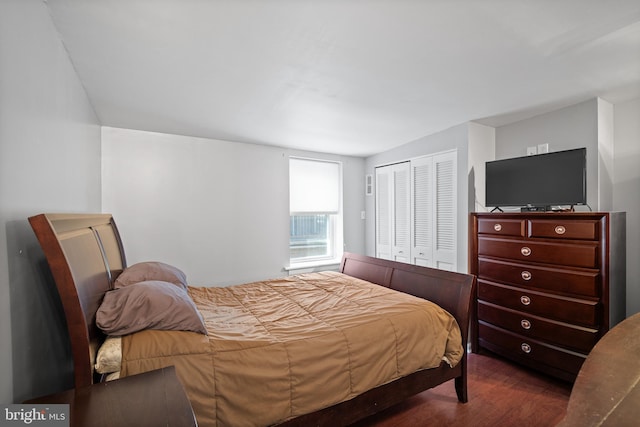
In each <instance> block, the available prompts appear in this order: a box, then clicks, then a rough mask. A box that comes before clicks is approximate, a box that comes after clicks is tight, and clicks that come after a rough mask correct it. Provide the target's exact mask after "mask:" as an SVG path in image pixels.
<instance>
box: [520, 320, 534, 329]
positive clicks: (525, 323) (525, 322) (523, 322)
mask: <svg viewBox="0 0 640 427" xmlns="http://www.w3.org/2000/svg"><path fill="white" fill-rule="evenodd" d="M520 326H522V329H527V330H528V329H531V322H529V321H528V320H527V319H522V320H521V321H520Z"/></svg>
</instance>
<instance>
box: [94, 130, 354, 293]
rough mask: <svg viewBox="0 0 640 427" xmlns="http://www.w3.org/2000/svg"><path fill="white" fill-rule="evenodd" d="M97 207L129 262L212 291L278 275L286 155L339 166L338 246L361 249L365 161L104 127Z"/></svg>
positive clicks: (285, 212) (285, 242) (283, 259)
mask: <svg viewBox="0 0 640 427" xmlns="http://www.w3.org/2000/svg"><path fill="white" fill-rule="evenodd" d="M102 146H103V152H102V160H103V164H102V165H103V166H102V167H103V175H102V179H103V199H102V203H103V209H104V211H106V212H110V213H112V214H113V215H114V217H115V219H116V222H117V224H118V228H119V230H120V232H121V234H122V236H123V240H124V246H125V251H126V253H127V261H128V264H129V265H131V264H133V263H135V262H139V261H144V260H158V261H164V262H167V263H170V264H173V265H175V266H177V267H179V268H181V269H183V270H184V271H185V273H186V274H187V276H188V279H189V282H190V283H191V284H193V285H198V286H216V285H228V284H235V283H242V282H247V281H252V280H260V279H265V278H270V277H279V276H283V275H285V274H286V273H285V271H284V270H283V268H284V267H285V266H286V265H287V264H288V263H289V237H288V236H289V194H288V193H289V181H288V176H289V156H290V155H297V156H306V157H315V158H323V159H332V160H341V161H342V162H343V175H344V195H343V200H344V218H345V224H344V231H345V233H344V235H345V245H346V249H347V250H349V251H352V252H357V253H363V252H364V247H363V246H364V245H363V242H364V221H363V220H361V219H360V212H361V211H362V210H364V160H363V159H360V158H353V157H339V156H331V155H326V154H315V153H305V152H299V151H291V150H286V149H282V148H276V147H271V146H260V145H253V144H243V143H235V142H228V141H219V140H210V139H203V138H194V137H187V136H177V135H167V134H160V133H152V132H142V131H134V130H126V129H116V128H108V127H105V128H103V131H102Z"/></svg>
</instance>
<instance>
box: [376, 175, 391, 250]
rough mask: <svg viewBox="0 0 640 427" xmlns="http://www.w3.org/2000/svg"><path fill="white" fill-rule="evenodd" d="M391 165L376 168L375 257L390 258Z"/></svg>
mask: <svg viewBox="0 0 640 427" xmlns="http://www.w3.org/2000/svg"><path fill="white" fill-rule="evenodd" d="M391 172H392V166H384V167H379V168H376V257H377V258H382V259H391V238H392V237H391V229H392V221H393V217H392V212H393V209H392V205H391V202H392V186H391V184H392V173H391Z"/></svg>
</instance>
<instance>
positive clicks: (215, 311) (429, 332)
mask: <svg viewBox="0 0 640 427" xmlns="http://www.w3.org/2000/svg"><path fill="white" fill-rule="evenodd" d="M189 293H190V294H191V297H192V298H193V300H194V302H195V303H196V305H197V307H198V309H199V310H200V312H201V313H202V316H203V317H204V320H205V323H206V326H207V331H208V333H209V335H208V336H204V335H200V334H197V333H192V332H179V331H143V332H139V333H136V334H133V335H129V336H126V337H124V338H123V341H122V357H123V360H122V368H121V375H122V376H126V375H132V374H136V373H140V372H144V371H149V370H152V369H157V368H160V367H163V366H167V365H175V366H176V370H177V373H178V376H179V377H180V379H181V381H182V383H183V384H184V386H185V389H186V391H187V394H188V396H189V398H190V400H191V403H192V405H193V408H194V411H195V413H196V417H197V420H198V423H199V425H200V426H250V425H270V424H274V423H277V422H280V421H284V420H286V419H288V418H291V417H295V416H297V415H301V414H304V413H308V412H312V411H315V410H318V409H321V408H324V407H327V406H330V405H332V404H335V403H338V402H341V401H344V400H347V399H350V398H352V397H354V396H356V395H358V394H360V393H362V392H364V391H366V390H369V389H371V388H373V387H376V386H378V385H380V384H383V383H387V382H389V381H392V380H394V379H397V378H399V377H402V376H405V375H407V374H410V373H412V372H414V371H417V370H420V369H425V368H434V367H437V366H439V365H440V363H441V361H442V360H443V357H445V358H446V360H448V361H449V362H450V363H451V364H452V366H454V365H455V364H457V363H458V362H459V360H460V359H461V357H462V354H463V348H462V345H461V338H460V330H459V328H458V325H457V323H456V322H455V319H454V318H453V317H452V316H451V315H450V314H449V313H447V312H446V311H444V310H443V309H441V308H440V307H438V306H436V305H435V304H432V303H430V302H428V301H425V300H422V299H419V298H416V297H413V296H411V295H407V294H403V293H399V292H396V291H393V290H389V289H386V288H384V287H381V286H377V285H373V284H371V283H368V282H365V281H362V280H359V279H355V278H352V277H350V276H346V275H342V274H340V273H335V272H323V273H310V274H303V275H299V276H293V277H287V278H283V279H276V280H271V281H266V282H255V283H250V284H246V285H238V286H232V287H226V288H220V287H211V288H195V287H191V288H189Z"/></svg>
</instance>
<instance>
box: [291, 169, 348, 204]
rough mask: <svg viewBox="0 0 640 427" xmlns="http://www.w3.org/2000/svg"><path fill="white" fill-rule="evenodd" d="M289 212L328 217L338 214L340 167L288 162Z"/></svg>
mask: <svg viewBox="0 0 640 427" xmlns="http://www.w3.org/2000/svg"><path fill="white" fill-rule="evenodd" d="M289 210H290V211H291V212H292V213H318V212H323V213H330V214H337V213H338V212H339V210H340V163H337V162H329V161H320V160H308V159H298V158H290V159H289Z"/></svg>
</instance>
